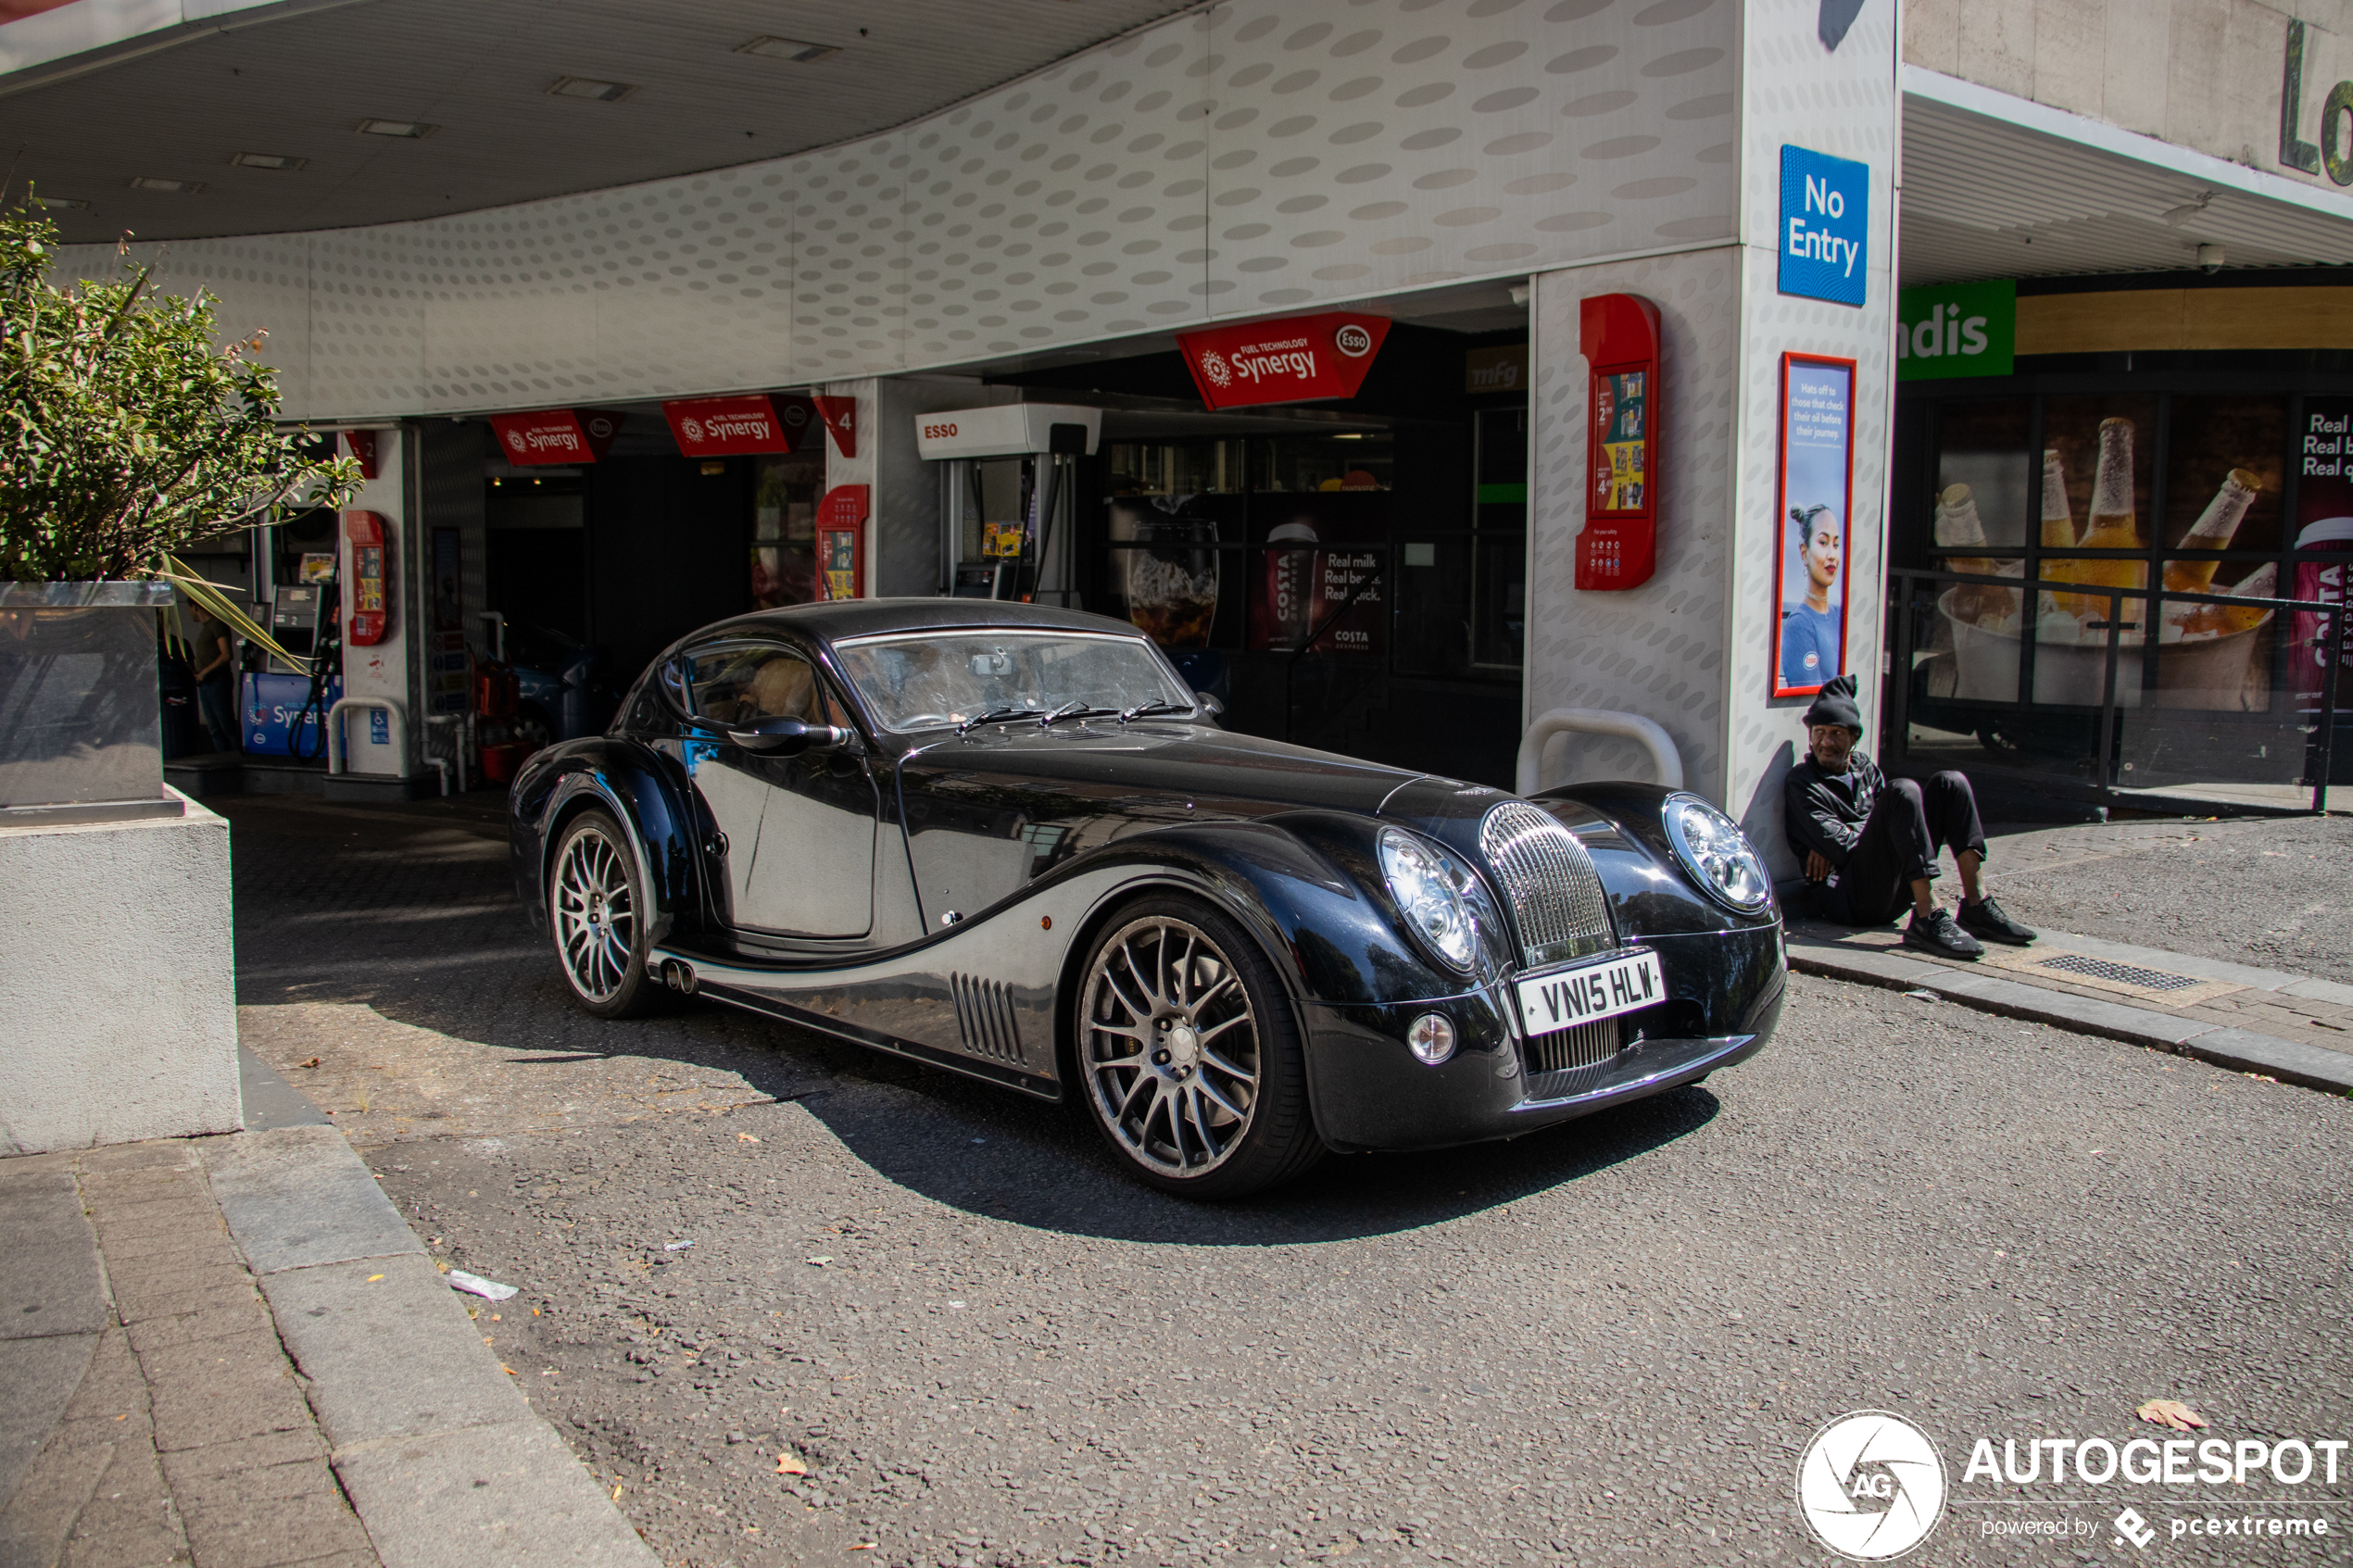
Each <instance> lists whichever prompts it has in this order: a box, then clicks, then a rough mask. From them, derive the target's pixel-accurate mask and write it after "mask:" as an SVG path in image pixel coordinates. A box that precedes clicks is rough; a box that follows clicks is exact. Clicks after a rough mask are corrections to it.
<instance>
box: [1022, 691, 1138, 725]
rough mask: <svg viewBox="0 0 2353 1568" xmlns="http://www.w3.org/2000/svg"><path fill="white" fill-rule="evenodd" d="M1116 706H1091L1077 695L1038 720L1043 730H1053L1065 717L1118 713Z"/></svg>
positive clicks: (1079, 717) (1087, 717)
mask: <svg viewBox="0 0 2353 1568" xmlns="http://www.w3.org/2000/svg"><path fill="white" fill-rule="evenodd" d="M1118 711H1119V709H1116V708H1089V707H1088V706H1087V705H1086V704H1085V703H1083V702H1081V701H1079V700H1078V699H1077V698H1076V697H1073V698H1071V699H1070V700H1069V701H1068V702H1065V703H1063V705H1062V706H1061V707H1060V708H1057V709H1054V710H1053V711H1052V712H1051V713H1049V714H1047V715H1046V716H1045V717H1044V718H1043V719H1040V720H1038V728H1039V729H1041V730H1051V729H1052V728H1053V727H1054V726H1055V725H1056V724H1057V723H1059V722H1061V721H1063V720H1064V719H1092V718H1094V717H1095V716H1096V715H1097V714H1100V713H1116V712H1118Z"/></svg>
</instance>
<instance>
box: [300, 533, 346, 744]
mask: <svg viewBox="0 0 2353 1568" xmlns="http://www.w3.org/2000/svg"><path fill="white" fill-rule="evenodd" d="M305 586H307V587H308V588H310V589H311V590H312V591H313V600H312V602H313V603H314V605H317V606H319V607H321V608H319V609H316V610H314V612H313V613H314V615H315V616H316V617H317V619H316V620H315V621H314V622H313V626H312V631H311V637H310V684H309V688H308V691H306V692H305V693H304V694H303V698H302V708H301V709H300V711H299V712H297V713H296V716H295V721H294V722H293V723H291V724H289V725H287V726H286V755H287V756H289V757H292V758H295V759H297V760H299V761H304V762H315V761H317V760H318V759H320V758H321V757H323V756H325V755H326V752H327V715H328V714H329V713H330V712H332V711H333V709H334V706H335V699H336V698H337V697H338V696H342V694H343V596H342V595H341V594H340V593H339V592H338V591H337V583H336V582H335V580H334V579H333V577H329V578H327V579H325V580H324V581H322V582H319V583H307V584H305ZM306 728H308V734H309V740H310V745H309V746H308V749H306V748H305V747H304V746H303V740H304V734H305V730H306Z"/></svg>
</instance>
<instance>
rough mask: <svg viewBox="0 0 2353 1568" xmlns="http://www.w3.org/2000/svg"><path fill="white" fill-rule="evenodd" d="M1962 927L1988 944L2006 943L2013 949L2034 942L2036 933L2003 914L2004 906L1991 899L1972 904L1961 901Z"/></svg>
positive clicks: (1983, 899) (1982, 899) (1967, 901)
mask: <svg viewBox="0 0 2353 1568" xmlns="http://www.w3.org/2000/svg"><path fill="white" fill-rule="evenodd" d="M1961 926H1962V928H1963V929H1964V930H1967V931H1970V932H1973V933H1975V934H1976V935H1979V936H1982V937H1983V938H1984V939H1985V940H1986V941H1988V942H2006V943H2007V944H2008V945H2009V946H2011V947H2025V946H2026V945H2027V944H2028V943H2029V942H2032V941H2033V940H2034V933H2032V931H2029V930H2028V929H2027V928H2026V927H2024V926H2022V925H2020V924H2019V923H2018V922H2016V921H2014V920H2012V919H2010V917H2009V916H2008V915H2007V914H2005V913H2003V912H2002V906H2001V905H1999V904H1996V903H1995V902H1994V900H1993V899H1991V898H1981V899H1979V900H1978V901H1977V902H1976V903H1974V904H1972V903H1970V902H1969V900H1967V899H1963V900H1962V901H1961Z"/></svg>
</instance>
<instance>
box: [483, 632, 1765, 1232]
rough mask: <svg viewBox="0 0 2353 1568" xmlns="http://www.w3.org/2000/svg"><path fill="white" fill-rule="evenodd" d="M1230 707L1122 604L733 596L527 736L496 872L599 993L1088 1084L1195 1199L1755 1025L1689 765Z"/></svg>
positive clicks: (1584, 1094) (590, 1003) (1736, 924)
mask: <svg viewBox="0 0 2353 1568" xmlns="http://www.w3.org/2000/svg"><path fill="white" fill-rule="evenodd" d="M1217 711H1218V710H1217V706H1216V704H1215V702H1214V699H1211V698H1208V697H1204V696H1197V695H1196V694H1195V693H1194V692H1193V690H1192V689H1191V688H1190V687H1189V685H1188V684H1186V683H1185V681H1184V679H1183V677H1181V676H1180V675H1179V674H1178V673H1177V672H1176V669H1175V667H1174V666H1173V665H1172V664H1171V663H1170V662H1169V660H1168V659H1167V658H1166V656H1164V654H1163V653H1162V652H1161V651H1160V650H1159V649H1158V648H1157V647H1155V646H1153V645H1152V644H1151V642H1150V641H1149V640H1148V639H1146V638H1145V637H1144V636H1143V635H1142V634H1141V633H1139V632H1138V631H1137V630H1136V629H1135V628H1134V627H1132V626H1129V625H1127V624H1126V622H1124V621H1112V620H1108V619H1106V618H1104V617H1102V616H1098V615H1088V614H1083V613H1080V612H1077V611H1073V610H1063V609H1052V608H1043V607H1032V606H1026V605H1019V604H1010V603H1004V602H998V601H983V600H971V599H949V598H940V599H866V600H852V601H844V602H837V603H831V604H818V605H805V606H800V607H798V608H790V609H783V610H770V611H763V612H761V613H758V614H753V615H748V616H743V617H739V618H737V619H735V620H732V621H722V622H720V623H719V624H717V625H713V626H710V627H707V628H705V629H704V630H702V631H700V632H698V633H695V634H693V635H692V636H689V637H687V638H686V639H684V640H683V641H681V642H679V643H678V644H676V645H675V646H673V647H672V648H670V649H669V650H668V651H667V652H665V653H664V654H662V655H661V658H659V659H656V660H655V661H654V663H653V665H652V667H651V668H649V669H648V670H647V671H646V672H645V673H644V674H643V675H642V676H641V677H639V679H638V681H637V683H636V684H635V687H634V688H632V689H631V691H630V692H629V694H628V696H626V697H625V698H624V699H623V704H622V708H621V712H620V714H619V716H618V717H617V718H616V719H615V720H614V721H613V723H612V725H611V726H610V729H609V730H608V731H607V732H606V733H605V734H602V735H598V736H591V737H586V738H583V739H580V740H573V741H568V742H565V743H564V744H562V745H560V746H551V747H549V748H547V750H544V751H541V752H539V753H538V754H537V755H536V756H535V757H534V758H533V759H531V761H530V762H529V763H528V764H527V765H526V766H525V767H524V768H523V769H522V771H521V772H520V774H519V775H518V777H517V779H516V781H515V784H514V790H513V797H512V808H511V809H512V819H511V828H512V836H513V856H514V872H515V878H516V883H517V886H518V890H519V892H520V893H521V895H522V899H523V902H524V904H525V905H526V906H527V907H528V908H529V909H531V910H532V911H533V912H534V915H535V919H537V920H538V921H540V922H544V923H545V925H546V926H547V929H548V932H549V935H550V937H551V940H552V945H553V947H554V948H555V953H556V958H557V960H558V962H559V963H560V965H561V967H562V970H563V974H564V978H565V979H566V980H567V981H568V982H569V983H570V985H571V988H572V991H573V995H574V996H575V997H577V999H578V1001H579V1003H580V1005H581V1006H582V1007H584V1008H585V1009H587V1010H589V1011H591V1012H593V1013H597V1014H598V1015H600V1016H604V1017H608V1018H618V1017H622V1016H624V1015H628V1014H632V1013H636V1012H641V1011H645V1010H650V1009H653V1008H655V1007H657V1006H660V1005H661V1004H662V1003H663V1002H664V1001H667V1000H673V999H675V998H676V997H678V996H680V995H681V994H686V995H694V996H701V997H712V998H715V999H717V1000H720V1001H723V1002H727V1003H731V1004H733V1005H735V1006H737V1007H741V1008H747V1009H749V1010H753V1011H756V1012H761V1013H766V1014H770V1015H773V1016H774V1017H777V1018H780V1019H786V1020H788V1021H790V1022H794V1023H798V1024H800V1025H802V1026H804V1027H807V1028H811V1029H815V1030H819V1031H821V1032H823V1033H824V1034H827V1035H834V1036H837V1037H839V1038H841V1039H845V1040H849V1041H854V1042H856V1043H858V1044H860V1045H864V1046H870V1047H875V1048H877V1049H880V1050H886V1051H894V1052H897V1053H899V1054H900V1055H902V1056H907V1057H911V1058H913V1059H916V1060H921V1061H924V1062H926V1063H929V1064H931V1065H933V1066H935V1067H940V1068H946V1069H949V1070H950V1071H953V1072H957V1073H967V1074H969V1075H971V1076H973V1077H975V1078H981V1079H985V1080H987V1081H988V1082H990V1083H993V1084H998V1085H1003V1086H1005V1087H1007V1088H1011V1089H1014V1090H1018V1091H1020V1092H1023V1093H1026V1094H1030V1095H1035V1096H1038V1097H1039V1098H1044V1099H1049V1100H1057V1101H1063V1102H1064V1103H1068V1102H1070V1101H1072V1100H1075V1101H1076V1103H1077V1105H1078V1106H1079V1107H1081V1108H1083V1110H1082V1114H1083V1115H1084V1117H1085V1118H1086V1119H1087V1120H1088V1121H1089V1122H1091V1123H1093V1125H1094V1126H1095V1127H1096V1129H1097V1130H1098V1131H1099V1132H1101V1135H1102V1136H1103V1137H1104V1139H1105V1140H1106V1141H1107V1142H1108V1143H1109V1144H1110V1146H1111V1148H1112V1149H1113V1150H1114V1152H1115V1154H1116V1155H1117V1157H1118V1158H1119V1160H1122V1161H1123V1162H1124V1163H1125V1164H1126V1167H1127V1168H1128V1169H1129V1170H1131V1171H1132V1172H1133V1173H1135V1174H1136V1175H1137V1176H1138V1177H1139V1178H1140V1179H1141V1180H1143V1181H1145V1182H1147V1183H1150V1184H1151V1185H1155V1186H1158V1187H1161V1188H1163V1189H1165V1190H1167V1191H1170V1192H1175V1193H1180V1194H1184V1195H1187V1196H1189V1197H1196V1198H1233V1197H1238V1196H1239V1195H1241V1194H1244V1193H1249V1192H1254V1191H1257V1190H1260V1189H1262V1188H1265V1187H1268V1186H1271V1185H1275V1184H1277V1183H1279V1182H1283V1181H1286V1180H1288V1179H1290V1178H1291V1177H1293V1176H1295V1175H1297V1174H1298V1173H1301V1172H1302V1171H1303V1170H1305V1169H1306V1168H1307V1167H1308V1166H1309V1165H1310V1164H1311V1163H1313V1162H1314V1161H1315V1159H1316V1158H1317V1157H1318V1156H1320V1155H1321V1154H1322V1153H1323V1152H1324V1151H1325V1150H1327V1149H1343V1150H1369V1149H1415V1148H1439V1147H1442V1146H1446V1145H1451V1144H1461V1143H1468V1142H1472V1141H1475V1140H1478V1139H1486V1138H1507V1137H1515V1136H1517V1135H1521V1134H1524V1133H1529V1132H1533V1131H1536V1130H1537V1129H1539V1128H1542V1127H1546V1126H1550V1125H1552V1124H1553V1123H1558V1122H1565V1121H1567V1120H1569V1119H1571V1118H1574V1117H1579V1116H1583V1115H1586V1114H1589V1113H1591V1112H1592V1111H1595V1110H1603V1109H1605V1108H1607V1107H1610V1106H1615V1105H1618V1104H1622V1103H1624V1102H1626V1101H1628V1100H1632V1099H1637V1098H1642V1097H1643V1096H1646V1095H1654V1094H1657V1093H1659V1092H1661V1091H1663V1090H1667V1089H1671V1088H1674V1087H1676V1086H1678V1085H1684V1084H1691V1083H1695V1082H1697V1081H1698V1080H1699V1079H1702V1078H1705V1076H1707V1075H1708V1074H1709V1073H1713V1072H1715V1071H1716V1070H1717V1069H1718V1068H1722V1067H1727V1066H1730V1065H1731V1064H1732V1063H1734V1062H1737V1061H1740V1060H1743V1059H1744V1058H1746V1057H1748V1056H1751V1055H1753V1054H1754V1053H1755V1051H1757V1050H1758V1049H1759V1048H1760V1047H1763V1045H1764V1044H1765V1042H1766V1040H1767V1039H1768V1037H1769V1036H1770V1035H1771V1033H1772V1030H1773V1024H1774V1022H1775V1020H1776V1019H1777V1018H1778V1016H1779V1015H1780V1007H1781V999H1782V993H1783V988H1784V985H1785V974H1784V969H1785V963H1784V958H1783V950H1782V937H1781V922H1780V913H1779V911H1778V909H1776V907H1775V904H1774V900H1773V890H1772V884H1771V881H1770V879H1769V878H1768V876H1767V874H1766V872H1765V868H1764V866H1763V863H1762V862H1761V861H1760V860H1759V859H1758V857H1757V855H1756V853H1755V850H1754V849H1753V848H1752V847H1750V845H1749V842H1748V840H1747V839H1746V837H1745V836H1743V834H1742V833H1741V831H1740V829H1739V828H1738V827H1737V826H1735V825H1734V824H1733V822H1731V821H1730V819H1728V818H1727V817H1725V816H1724V815H1723V814H1722V813H1720V812H1718V810H1717V809H1715V808H1714V807H1712V806H1710V805H1709V804H1708V803H1707V802H1706V801H1705V800H1703V799H1701V798H1700V797H1697V796H1695V795H1690V794H1686V793H1683V792H1681V791H1678V790H1667V789H1661V788H1657V787H1655V786H1651V785H1643V784H1580V785H1573V786H1569V787H1567V788H1562V789H1556V790H1549V791H1545V792H1543V793H1541V794H1538V795H1535V796H1532V797H1528V798H1521V797H1516V796H1512V795H1508V794H1505V793H1504V792H1502V791H1500V790H1496V789H1492V788H1490V787H1488V786H1486V785H1483V784H1465V783H1463V782H1461V781H1459V780H1456V779H1449V778H1440V777H1437V776H1435V775H1432V774H1428V773H1415V772H1411V771H1403V770H1400V769H1396V768H1390V767H1382V766H1378V765H1375V764H1372V763H1368V762H1363V761H1357V760H1353V759H1349V758H1344V757H1337V756H1332V755H1329V754H1327V753H1324V752H1317V751H1311V750H1308V749H1306V748H1304V747H1302V746H1288V745H1284V744H1281V743H1278V742H1276V741H1271V740H1260V739H1255V738H1252V737H1251V736H1247V735H1240V734H1231V733H1228V732H1227V731H1226V730H1224V729H1222V728H1220V727H1219V725H1218V723H1217V721H1216V714H1217Z"/></svg>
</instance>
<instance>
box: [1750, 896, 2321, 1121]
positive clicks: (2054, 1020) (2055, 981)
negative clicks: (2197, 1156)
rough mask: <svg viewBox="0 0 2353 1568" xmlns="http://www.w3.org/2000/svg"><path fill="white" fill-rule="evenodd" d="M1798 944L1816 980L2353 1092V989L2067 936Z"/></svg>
mask: <svg viewBox="0 0 2353 1568" xmlns="http://www.w3.org/2000/svg"><path fill="white" fill-rule="evenodd" d="M1788 940H1789V961H1790V967H1791V968H1793V969H1796V970H1801V971H1804V972H1807V973H1812V974H1822V975H1828V976H1831V977H1832V978H1834V979H1840V980H1851V981H1857V982H1860V983H1862V984H1864V985H1880V986H1885V987H1889V988H1892V989H1894V990H1899V991H1926V992H1931V993H1933V994H1934V995H1935V996H1937V997H1942V998H1943V999H1944V1000H1946V1001H1952V1002H1957V1003H1959V1004H1961V1005H1962V1006H1964V1007H1970V1008H1975V1009H1977V1010H1981V1011H1984V1012H1994V1013H2001V1014H2005V1015H2007V1016H2010V1017H2016V1018H2025V1019H2031V1020H2033V1021H2035V1022H2043V1023H2051V1024H2056V1025H2057V1026H2058V1027H2060V1028H2064V1029H2072V1030H2075V1031H2077V1032H2079V1033H2082V1034H2087V1035H2101V1036H2103V1037H2105V1038H2108V1039H2112V1040H2122V1041H2125V1042H2127V1043H2129V1044H2133V1045H2140V1046H2146V1047H2151V1048H2153V1049H2157V1050H2164V1051H2171V1052H2173V1053H2175V1054H2177V1055H2181V1056H2191V1057H2196V1058H2199V1059H2201V1060H2207V1061H2211V1062H2213V1063H2215V1064H2216V1065H2218V1066H2222V1067H2228V1068H2232V1069H2233V1070H2235V1071H2238V1072H2242V1073H2259V1074H2261V1075H2263V1076H2266V1077H2271V1078H2275V1079H2277V1080H2279V1081H2280V1082H2281V1083H2284V1084H2297V1085H2303V1086H2304V1087H2307V1088H2313V1089H2321V1090H2324V1091H2327V1092H2331V1093H2340V1094H2342V1093H2353V985H2341V984H2339V983H2337V982H2334V981H2329V980H2316V979H2311V978H2309V977H2307V976H2304V975H2297V974H2291V973H2288V972H2284V971H2280V970H2271V969H2260V968H2256V967H2254V966H2251V965H2245V964H2234V963H2226V962H2223V961H2222V960H2216V959H2206V958H2197V957H2193V956H2191V955H2188V954H2183V953H2171V952H2167V951H2164V950H2163V949H2160V948H2154V947H2137V946H2134V945H2132V944H2129V943H2122V942H2109V941H2105V940H2102V939H2100V938H2097V937H2091V936H2079V935H2071V934H2070V933H2067V932H2061V931H2045V932H2043V933H2042V934H2041V935H2039V936H2038V938H2037V939H2036V941H2035V942H2034V943H2033V944H2032V946H2031V947H2023V948H2011V947H1989V949H1988V951H1987V953H1986V956H1985V957H1984V958H1983V959H1981V960H1957V959H1945V958H1941V957H1936V956H1932V955H1931V954H1928V953H1926V952H1923V951H1921V950H1920V949H1919V948H1916V947H1905V946H1904V945H1903V937H1902V934H1901V933H1900V931H1898V930H1897V929H1895V928H1894V927H1892V926H1867V927H1863V928H1861V929H1856V928H1854V927H1850V926H1842V925H1833V924H1831V923H1829V922H1820V921H1812V920H1806V919H1804V918H1793V919H1792V920H1791V921H1790V922H1789V924H1788ZM2054 959H2067V960H2071V962H2070V964H2068V965H2066V966H2062V967H2053V966H2052V965H2051V962H2050V960H2054ZM2087 960H2088V961H2087Z"/></svg>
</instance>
